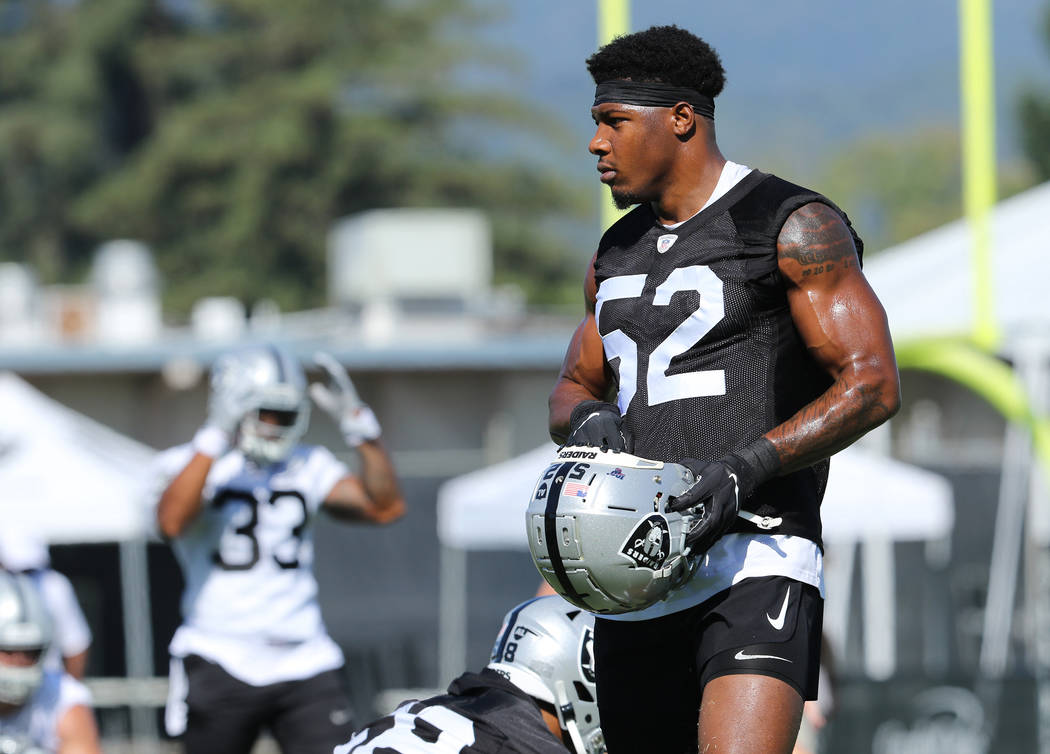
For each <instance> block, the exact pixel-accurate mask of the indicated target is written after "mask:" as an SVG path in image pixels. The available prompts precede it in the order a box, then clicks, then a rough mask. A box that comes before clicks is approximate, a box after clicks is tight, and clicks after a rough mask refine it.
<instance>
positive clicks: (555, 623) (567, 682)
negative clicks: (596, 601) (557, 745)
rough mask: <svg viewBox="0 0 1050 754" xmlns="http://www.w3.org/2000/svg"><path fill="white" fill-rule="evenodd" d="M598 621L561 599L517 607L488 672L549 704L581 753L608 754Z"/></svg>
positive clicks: (498, 639)
mask: <svg viewBox="0 0 1050 754" xmlns="http://www.w3.org/2000/svg"><path fill="white" fill-rule="evenodd" d="M593 635H594V617H593V616H592V615H590V614H589V613H587V612H585V611H583V610H579V609H577V608H575V607H573V606H572V605H570V604H568V603H567V602H566V601H565V600H563V599H562V598H561V597H558V596H555V595H550V596H547V597H536V598H535V599H531V600H529V601H527V602H523V603H521V604H520V605H518V606H517V607H514V608H513V609H512V610H511V611H510V612H508V613H507V615H506V616H505V617H504V618H503V627H502V628H501V629H500V631H499V635H498V636H497V637H496V643H495V644H494V645H493V646H492V656H491V658H490V662H489V664H488V667H489V668H490V669H491V670H495V671H496V672H497V673H499V674H500V675H502V676H503V677H504V678H506V679H507V680H508V681H510V682H511V683H513V684H514V685H515V686H517V687H518V688H519V689H521V690H522V691H524V692H525V693H526V694H528V695H529V696H531V697H533V698H535V699H538V700H539V701H541V702H546V703H547V704H550V705H551V706H552V707H553V708H554V710H555V711H556V712H557V715H558V723H559V724H560V725H561V728H562V731H563V733H564V735H565V737H566V738H567V739H568V741H566V743H568V742H569V741H571V742H572V746H573V749H574V750H575V751H576V752H577V754H605V738H604V736H603V735H602V729H601V722H600V720H599V719H598V702H597V699H596V691H595V686H594V651H593V648H592V642H593Z"/></svg>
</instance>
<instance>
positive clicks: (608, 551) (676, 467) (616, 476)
mask: <svg viewBox="0 0 1050 754" xmlns="http://www.w3.org/2000/svg"><path fill="white" fill-rule="evenodd" d="M693 481H694V479H693V474H692V472H691V471H689V469H687V468H686V467H685V466H682V465H680V464H677V463H664V462H663V461H650V460H648V459H645V458H639V457H637V456H633V455H630V454H629V453H622V452H611V451H601V450H599V449H598V448H590V447H571V446H568V447H564V448H562V449H561V450H559V451H558V456H557V458H556V459H555V460H554V461H553V462H552V463H551V464H550V465H549V466H548V467H547V468H546V469H545V470H544V471H543V474H542V475H541V476H540V479H539V481H538V482H537V483H536V488H535V490H534V491H533V493H532V499H531V500H530V502H529V507H528V511H527V512H526V516H525V520H526V521H525V522H526V526H527V528H528V537H529V550H530V551H531V552H532V560H533V562H534V563H535V564H536V568H537V569H539V572H540V573H541V574H542V575H543V578H545V579H546V580H547V583H549V584H550V585H551V586H552V587H553V588H554V590H555V591H556V592H558V594H560V595H561V596H563V597H564V598H565V599H567V600H568V601H569V602H571V603H572V604H574V605H578V606H579V607H582V608H583V609H585V610H589V611H591V612H594V613H604V614H616V613H626V612H631V611H634V610H641V609H643V608H646V607H649V606H650V605H652V604H654V603H656V602H658V601H659V600H662V599H663V598H664V597H666V596H667V595H668V593H670V591H671V590H672V589H674V588H676V587H678V586H681V585H682V584H684V583H685V582H686V581H687V580H688V579H689V578H690V577H691V576H692V575H693V573H694V572H695V570H696V566H697V565H698V564H699V560H700V559H699V558H690V557H689V552H688V549H687V548H686V546H685V536H686V533H687V532H688V531H689V529H690V528H691V527H692V525H693V524H694V523H695V518H696V517H695V516H694V515H693V514H692V513H689V512H688V511H686V512H681V513H678V512H675V511H670V510H668V509H667V503H668V499H669V498H671V497H673V496H676V495H680V494H682V493H683V492H685V491H686V490H687V489H689V487H690V486H691V485H692V484H693Z"/></svg>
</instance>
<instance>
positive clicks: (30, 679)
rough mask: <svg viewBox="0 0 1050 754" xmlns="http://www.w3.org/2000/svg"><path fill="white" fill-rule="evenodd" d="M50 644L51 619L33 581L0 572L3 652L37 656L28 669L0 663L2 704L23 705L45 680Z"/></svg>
mask: <svg viewBox="0 0 1050 754" xmlns="http://www.w3.org/2000/svg"><path fill="white" fill-rule="evenodd" d="M50 644H51V618H50V616H49V615H48V612H47V608H46V607H45V606H44V602H43V599H42V598H41V596H40V592H39V591H38V590H37V586H36V584H35V583H33V580H32V579H31V578H30V577H29V576H27V575H25V574H22V573H11V572H10V571H3V570H0V650H5V651H8V652H37V653H38V656H37V659H36V661H35V662H34V663H33V664H31V665H28V666H21V665H19V666H14V665H8V664H5V663H4V662H2V661H0V702H4V703H5V704H12V705H21V704H24V703H25V701H26V700H27V699H28V698H29V697H30V696H32V694H33V692H35V691H36V690H37V689H38V688H39V687H40V684H41V683H42V682H43V679H44V655H45V653H46V652H47V648H48V646H49V645H50Z"/></svg>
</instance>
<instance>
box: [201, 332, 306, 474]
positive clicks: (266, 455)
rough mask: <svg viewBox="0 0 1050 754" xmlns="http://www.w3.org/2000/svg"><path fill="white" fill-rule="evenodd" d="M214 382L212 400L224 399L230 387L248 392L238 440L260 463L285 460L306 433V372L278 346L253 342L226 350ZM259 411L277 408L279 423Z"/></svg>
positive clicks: (215, 368) (251, 456) (247, 453)
mask: <svg viewBox="0 0 1050 754" xmlns="http://www.w3.org/2000/svg"><path fill="white" fill-rule="evenodd" d="M211 386H212V400H216V399H220V400H221V397H222V395H223V394H224V391H227V390H236V391H248V392H249V394H250V396H251V400H250V406H251V408H250V409H249V411H248V413H247V414H246V415H245V416H244V418H243V419H242V420H241V424H240V429H239V431H238V435H237V444H238V446H239V447H240V449H241V451H242V452H243V453H244V454H245V455H246V456H247V457H248V458H250V459H252V460H253V461H255V462H256V463H259V464H270V463H276V462H278V461H283V460H284V459H285V458H287V457H288V456H289V455H290V454H291V452H292V450H293V449H294V448H295V446H296V444H298V442H299V441H300V440H301V439H302V437H303V435H304V434H305V433H306V428H307V425H308V424H309V421H310V401H309V400H308V399H307V396H306V374H305V372H304V371H303V368H302V365H301V364H300V363H299V361H298V360H297V359H295V358H293V357H292V356H291V355H290V354H289V353H288V352H287V351H286V350H285V349H283V348H281V347H279V346H275V345H260V346H249V347H246V348H242V349H239V350H236V351H232V352H230V353H228V354H224V355H223V356H221V357H220V358H219V359H218V360H217V361H216V363H215V367H214V369H213V370H212V379H211ZM260 411H263V412H265V411H270V412H274V413H275V414H276V415H277V416H280V417H281V418H282V421H281V423H277V424H275V423H273V422H271V421H264V420H263V419H261V418H260Z"/></svg>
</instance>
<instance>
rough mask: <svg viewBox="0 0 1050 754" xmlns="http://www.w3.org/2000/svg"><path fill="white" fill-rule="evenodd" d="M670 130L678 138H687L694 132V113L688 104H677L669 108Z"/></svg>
mask: <svg viewBox="0 0 1050 754" xmlns="http://www.w3.org/2000/svg"><path fill="white" fill-rule="evenodd" d="M671 129H672V130H673V131H674V135H675V136H677V137H678V138H688V137H689V136H692V134H693V132H694V131H696V112H695V111H694V110H693V106H692V105H690V104H689V103H688V102H679V103H678V104H676V105H675V106H674V107H672V108H671Z"/></svg>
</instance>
